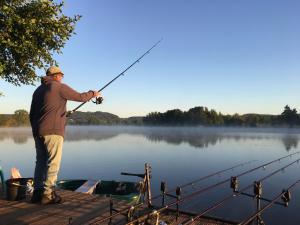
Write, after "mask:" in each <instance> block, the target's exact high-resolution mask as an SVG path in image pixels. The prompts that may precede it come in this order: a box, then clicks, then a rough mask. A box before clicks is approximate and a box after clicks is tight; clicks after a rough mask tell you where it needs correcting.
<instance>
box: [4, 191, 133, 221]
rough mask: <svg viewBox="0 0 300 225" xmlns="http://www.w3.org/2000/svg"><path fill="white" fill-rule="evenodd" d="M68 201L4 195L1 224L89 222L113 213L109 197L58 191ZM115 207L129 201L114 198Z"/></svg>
mask: <svg viewBox="0 0 300 225" xmlns="http://www.w3.org/2000/svg"><path fill="white" fill-rule="evenodd" d="M58 194H59V195H61V196H62V198H63V199H64V202H63V203H62V204H55V205H39V204H32V203H30V202H29V201H26V200H23V201H7V200H5V199H0V225H2V224H3V225H6V224H9V225H14V224H15V225H48V224H49V225H53V224H55V225H60V224H64V225H66V224H69V220H71V222H72V223H71V224H72V225H73V224H74V225H76V224H78V225H79V224H80V225H81V224H89V223H90V221H92V220H93V219H94V218H95V217H99V216H101V215H108V214H109V200H110V199H109V198H107V197H103V196H97V195H90V194H85V193H80V192H72V191H58ZM114 202H115V204H114V206H115V207H121V205H127V207H128V206H129V205H128V204H127V202H125V201H114Z"/></svg>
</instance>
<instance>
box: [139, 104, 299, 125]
mask: <svg viewBox="0 0 300 225" xmlns="http://www.w3.org/2000/svg"><path fill="white" fill-rule="evenodd" d="M143 122H144V124H145V125H168V126H169V125H171V126H185V125H186V126H197V125H203V126H248V127H263V126H289V127H293V126H299V125H300V116H299V114H298V113H297V110H296V109H291V108H290V107H289V106H288V105H286V106H285V107H284V110H283V112H282V113H281V114H280V115H264V114H244V115H239V114H237V113H236V114H234V115H223V114H221V113H220V112H219V113H217V112H216V111H215V110H214V109H211V110H209V109H208V108H207V107H202V106H199V107H194V108H191V109H189V110H188V111H181V110H180V109H173V110H168V111H166V112H165V113H160V112H151V113H149V114H148V115H147V116H146V117H145V118H144V120H143Z"/></svg>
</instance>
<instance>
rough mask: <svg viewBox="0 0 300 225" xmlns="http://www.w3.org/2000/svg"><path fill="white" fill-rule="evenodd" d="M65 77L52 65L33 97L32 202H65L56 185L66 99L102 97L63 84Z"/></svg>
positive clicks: (81, 99)
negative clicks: (34, 163)
mask: <svg viewBox="0 0 300 225" xmlns="http://www.w3.org/2000/svg"><path fill="white" fill-rule="evenodd" d="M63 76H64V74H63V72H62V71H61V70H60V68H58V67H56V66H51V67H50V68H49V69H48V70H47V72H46V76H44V77H42V82H41V85H40V86H39V87H38V88H37V89H36V90H35V92H34V93H33V96H32V102H31V109H30V123H31V127H32V134H33V137H34V140H35V147H36V165H35V171H34V192H33V195H32V198H31V202H32V203H41V204H53V203H61V202H62V198H61V197H60V196H58V195H57V194H56V193H55V192H54V186H55V183H56V180H57V174H58V171H59V167H60V161H61V155H62V146H63V140H64V133H65V125H66V114H67V111H66V103H67V100H72V101H78V102H86V101H89V100H90V99H91V98H95V97H99V96H100V93H99V92H97V91H88V92H84V93H78V92H76V91H75V90H73V89H72V88H70V87H69V86H67V85H66V84H63V83H62V79H63Z"/></svg>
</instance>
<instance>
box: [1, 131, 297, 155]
mask: <svg viewBox="0 0 300 225" xmlns="http://www.w3.org/2000/svg"><path fill="white" fill-rule="evenodd" d="M122 134H129V135H139V136H143V137H145V138H146V139H147V140H149V141H150V142H166V143H168V144H172V145H180V144H184V143H187V144H189V145H190V146H192V147H195V148H207V147H209V146H213V145H216V144H218V143H221V142H223V141H225V140H234V141H246V140H263V139H278V140H280V141H281V142H282V143H283V145H284V147H285V149H286V151H290V150H292V149H296V148H297V147H298V142H299V139H300V130H299V129H280V128H276V129H271V128H182V127H130V126H69V127H67V132H66V137H65V141H66V142H75V141H83V140H94V141H102V140H108V139H112V138H115V137H117V136H119V135H122ZM31 138H32V135H31V129H30V128H0V142H1V141H4V140H5V139H12V140H13V142H14V143H15V144H19V145H21V144H25V143H27V141H28V139H31Z"/></svg>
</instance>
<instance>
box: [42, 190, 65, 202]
mask: <svg viewBox="0 0 300 225" xmlns="http://www.w3.org/2000/svg"><path fill="white" fill-rule="evenodd" d="M60 203H63V199H62V198H61V197H60V196H59V195H57V194H56V193H55V192H54V191H53V192H52V193H51V195H50V196H49V195H43V197H42V200H41V204H42V205H48V204H60Z"/></svg>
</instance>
